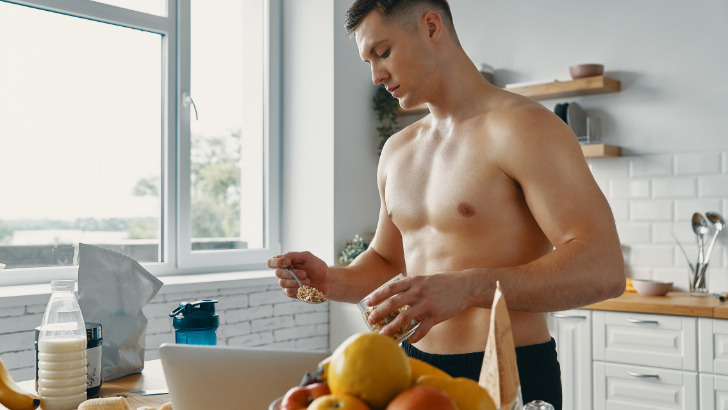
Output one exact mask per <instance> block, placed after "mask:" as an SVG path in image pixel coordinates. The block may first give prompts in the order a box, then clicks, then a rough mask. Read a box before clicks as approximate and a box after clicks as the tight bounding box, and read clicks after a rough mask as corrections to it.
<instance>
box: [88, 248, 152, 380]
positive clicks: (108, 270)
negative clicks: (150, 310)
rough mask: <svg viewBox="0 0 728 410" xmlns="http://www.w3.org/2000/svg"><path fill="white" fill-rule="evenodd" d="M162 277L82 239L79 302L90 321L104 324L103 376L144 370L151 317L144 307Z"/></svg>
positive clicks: (106, 377)
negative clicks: (148, 326) (144, 310)
mask: <svg viewBox="0 0 728 410" xmlns="http://www.w3.org/2000/svg"><path fill="white" fill-rule="evenodd" d="M161 287H162V282H161V281H160V280H159V279H157V278H156V277H154V276H153V275H152V274H150V273H149V272H147V271H146V269H144V268H142V266H141V265H139V263H137V262H136V261H134V260H133V259H131V258H129V257H127V256H125V255H122V254H120V253H117V252H113V251H110V250H108V249H103V248H99V247H96V246H91V245H86V244H79V261H78V304H79V305H80V306H81V313H83V318H84V320H85V321H86V322H92V323H101V327H102V333H103V342H102V349H101V375H102V377H103V380H113V379H117V378H119V377H123V376H126V375H129V374H133V373H140V372H141V371H142V370H143V369H144V349H145V347H146V341H145V334H146V330H147V318H146V316H145V315H144V312H142V308H143V307H144V305H146V304H147V303H148V302H149V301H150V300H151V299H152V298H153V297H154V295H156V294H157V292H158V291H159V289H160V288H161Z"/></svg>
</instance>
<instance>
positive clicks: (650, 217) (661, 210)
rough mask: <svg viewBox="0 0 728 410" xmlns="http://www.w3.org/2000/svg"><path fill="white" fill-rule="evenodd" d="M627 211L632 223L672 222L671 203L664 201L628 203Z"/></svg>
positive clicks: (641, 200)
mask: <svg viewBox="0 0 728 410" xmlns="http://www.w3.org/2000/svg"><path fill="white" fill-rule="evenodd" d="M629 211H630V215H631V220H632V221H670V220H672V215H673V214H672V201H670V200H665V199H653V200H643V199H640V200H635V201H630V203H629Z"/></svg>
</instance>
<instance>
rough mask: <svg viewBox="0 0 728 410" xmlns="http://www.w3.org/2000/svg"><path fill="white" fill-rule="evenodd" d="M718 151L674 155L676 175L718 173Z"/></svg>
mask: <svg viewBox="0 0 728 410" xmlns="http://www.w3.org/2000/svg"><path fill="white" fill-rule="evenodd" d="M720 154H721V153H720V152H698V153H694V152H691V153H684V154H676V155H675V174H676V175H695V174H697V175H700V174H719V173H720V171H721V156H720Z"/></svg>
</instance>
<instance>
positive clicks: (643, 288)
mask: <svg viewBox="0 0 728 410" xmlns="http://www.w3.org/2000/svg"><path fill="white" fill-rule="evenodd" d="M632 286H634V290H636V291H637V293H639V294H640V295H642V296H664V295H666V294H667V292H669V291H671V290H672V282H660V281H657V280H648V279H632Z"/></svg>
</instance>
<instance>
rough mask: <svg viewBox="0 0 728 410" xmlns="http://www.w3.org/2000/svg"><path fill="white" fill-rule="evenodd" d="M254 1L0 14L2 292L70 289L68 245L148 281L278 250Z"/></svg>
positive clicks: (17, 4)
mask: <svg viewBox="0 0 728 410" xmlns="http://www.w3.org/2000/svg"><path fill="white" fill-rule="evenodd" d="M276 13H277V11H276V6H275V4H274V3H273V2H272V1H271V2H269V1H265V0H242V1H241V0H218V1H215V2H203V1H194V2H193V1H189V0H179V1H174V0H168V1H165V0H154V1H152V0H144V1H139V0H96V1H90V0H33V1H5V0H0V56H2V58H0V96H2V98H0V153H2V155H1V156H0V187H2V192H1V193H0V263H5V264H6V265H7V267H6V268H5V271H4V272H3V274H2V275H0V285H2V284H13V283H32V282H37V281H47V280H49V279H51V278H62V277H73V276H74V275H75V272H76V269H75V268H74V265H76V264H77V263H78V260H77V259H78V257H77V256H78V244H79V242H80V243H88V244H93V245H98V246H102V247H106V248H109V249H112V250H115V251H117V252H120V253H123V254H126V255H128V256H130V257H132V258H133V259H135V260H137V261H139V262H141V263H143V264H144V266H145V267H146V268H147V269H149V270H150V271H151V272H153V273H155V274H159V275H166V274H173V273H204V272H211V271H218V272H219V271H229V270H243V269H249V268H252V267H262V266H264V262H265V260H266V259H267V258H268V257H270V256H271V255H272V254H273V252H274V250H275V249H277V246H278V234H277V229H278V221H277V219H278V214H279V212H278V203H277V192H278V188H277V184H276V182H275V181H277V174H276V173H275V172H271V171H272V170H275V169H276V167H277V162H276V161H275V158H276V156H277V155H275V154H276V153H277V150H278V148H277V147H278V143H277V130H278V127H277V126H276V125H275V124H276V121H277V119H276V116H277V109H276V106H277V105H276V101H275V100H271V99H270V98H269V97H268V96H269V95H275V93H270V91H269V90H270V89H271V87H274V89H275V87H276V86H277V85H276V84H275V82H273V83H272V82H271V80H270V79H271V78H274V79H276V78H277V77H278V76H277V74H275V73H272V72H271V69H270V67H277V64H275V62H273V63H271V61H270V59H271V58H274V56H275V53H270V52H269V50H270V43H271V42H270V35H269V33H275V30H277V29H278V28H277V27H272V26H271V24H269V22H274V21H275V19H270V18H269V17H268V16H270V15H275V14H276Z"/></svg>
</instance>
